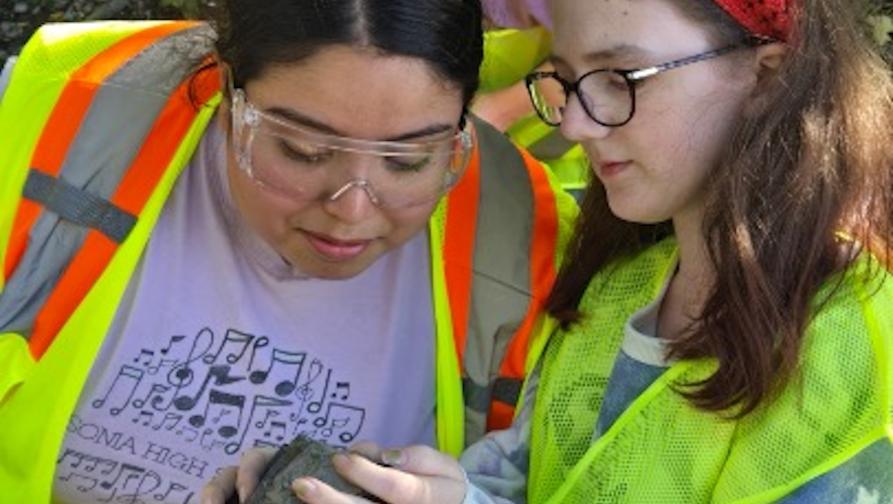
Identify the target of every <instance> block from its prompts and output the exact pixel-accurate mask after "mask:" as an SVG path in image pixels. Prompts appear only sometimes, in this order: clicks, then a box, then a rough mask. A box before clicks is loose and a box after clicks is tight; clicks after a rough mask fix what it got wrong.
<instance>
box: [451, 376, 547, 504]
mask: <svg viewBox="0 0 893 504" xmlns="http://www.w3.org/2000/svg"><path fill="white" fill-rule="evenodd" d="M538 382H539V367H537V368H535V369H534V370H533V371H532V372H531V374H530V377H529V378H528V379H527V384H526V386H525V388H524V402H523V404H524V406H523V407H522V408H521V410H520V411H519V412H518V415H517V416H516V417H515V420H514V421H513V422H512V425H511V427H509V428H508V429H506V430H502V431H495V432H491V433H490V434H488V435H487V436H486V437H485V438H483V439H481V440H480V441H478V442H477V443H475V444H473V445H472V446H470V447H468V449H467V450H465V452H464V453H463V454H462V457H461V458H460V459H459V463H460V464H462V467H463V468H464V469H465V473H466V475H467V477H468V481H469V490H468V493H467V494H466V496H465V502H464V504H478V503H489V502H497V503H504V502H516V503H524V502H526V500H527V470H528V467H529V461H530V426H531V423H530V422H531V417H532V415H533V405H534V402H535V399H536V388H537V384H538ZM488 495H491V496H493V499H492V500H490V499H489V498H488Z"/></svg>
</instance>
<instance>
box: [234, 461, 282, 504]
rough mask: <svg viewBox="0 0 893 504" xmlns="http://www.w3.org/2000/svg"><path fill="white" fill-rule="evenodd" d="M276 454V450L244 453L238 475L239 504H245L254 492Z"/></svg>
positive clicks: (236, 484)
mask: <svg viewBox="0 0 893 504" xmlns="http://www.w3.org/2000/svg"><path fill="white" fill-rule="evenodd" d="M275 454H276V449H275V448H266V447H265V448H251V449H249V450H247V451H245V452H244V453H242V458H241V459H239V469H238V472H237V474H236V482H235V486H236V491H237V492H238V494H239V502H245V499H247V498H248V496H249V495H251V493H252V492H254V488H255V487H256V486H257V482H258V481H260V476H261V474H263V472H264V469H266V468H267V465H269V464H270V460H272V459H273V455H275Z"/></svg>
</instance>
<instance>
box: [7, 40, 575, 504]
mask: <svg viewBox="0 0 893 504" xmlns="http://www.w3.org/2000/svg"><path fill="white" fill-rule="evenodd" d="M212 40H213V33H212V32H211V30H210V29H209V28H208V27H207V26H206V25H204V24H200V23H193V22H101V23H77V24H59V25H47V26H45V27H44V28H42V29H41V30H39V31H38V33H37V34H35V36H34V37H33V38H32V39H31V41H29V43H28V44H27V45H26V46H25V48H24V50H23V52H22V54H21V56H20V58H19V60H18V62H17V64H16V66H15V69H14V71H13V74H12V79H11V81H10V84H9V87H8V89H7V90H6V92H5V94H4V96H3V99H2V102H0V426H2V427H0V489H2V491H0V503H17V504H18V503H23V502H27V503H29V504H31V503H45V502H49V500H50V491H51V487H52V478H53V473H54V470H55V466H56V458H57V456H58V451H59V448H60V446H61V443H62V440H63V437H64V430H65V426H66V425H67V422H68V419H69V417H70V415H71V414H72V412H73V409H74V407H75V405H76V402H77V399H78V396H79V394H80V392H81V389H82V387H83V385H84V383H85V381H86V379H87V375H88V374H89V370H90V368H91V365H92V363H93V360H94V359H95V357H96V354H97V352H98V350H99V348H100V346H101V344H102V342H103V339H104V337H105V335H106V332H107V330H108V328H109V326H110V324H111V321H112V318H113V316H114V314H115V312H116V309H117V306H118V302H119V300H120V298H121V297H122V295H123V292H124V290H125V288H126V286H127V283H128V281H129V279H130V277H131V275H132V273H133V271H134V268H135V267H136V266H137V263H138V261H139V258H140V256H141V254H142V252H143V250H144V248H145V246H146V244H147V241H148V238H149V235H150V232H151V230H152V228H153V227H154V225H155V223H156V221H157V219H158V217H159V215H160V213H161V211H162V209H163V207H164V203H165V200H166V199H167V197H168V195H169V194H170V192H171V190H172V188H173V185H174V183H175V181H176V180H177V177H178V175H179V174H180V173H181V171H182V170H183V169H184V168H185V167H186V166H187V165H188V163H189V160H190V158H191V156H192V153H193V152H194V150H195V149H196V147H197V145H198V143H199V141H200V139H201V137H202V135H203V133H204V130H205V128H206V126H207V125H208V123H209V121H210V119H211V118H212V116H213V114H214V112H215V110H216V107H217V105H218V104H219V102H220V100H221V93H220V89H219V88H220V82H221V79H220V75H219V72H218V70H217V69H216V68H215V67H213V66H211V67H210V68H209V69H207V70H206V71H202V72H199V73H195V72H194V70H195V68H197V66H199V65H200V64H201V63H202V62H203V61H204V62H208V61H210V60H209V59H208V55H209V54H210V51H211V41H212ZM474 123H475V128H476V134H477V135H476V136H477V138H478V142H479V143H478V146H477V147H476V148H475V150H474V152H473V154H472V162H471V165H470V166H469V168H468V170H467V173H466V175H465V177H464V178H463V179H462V181H461V182H460V183H459V184H458V185H457V187H456V188H454V190H453V191H451V193H450V194H449V195H448V197H445V198H444V199H443V201H441V202H440V204H439V205H438V207H437V209H436V211H435V213H434V215H433V217H432V218H431V222H430V225H429V235H430V244H431V247H430V248H431V254H432V257H431V264H432V271H431V285H432V290H433V299H434V313H435V327H436V330H435V333H436V343H435V347H436V378H437V379H436V395H437V397H436V400H437V403H436V404H437V412H436V415H437V416H436V420H437V422H436V423H437V440H438V443H439V445H440V447H441V448H442V449H443V450H445V451H448V452H450V453H454V454H458V453H459V452H460V451H461V450H462V448H463V447H464V446H465V445H466V443H467V442H471V441H473V440H475V439H477V438H478V437H480V436H481V435H482V433H483V432H484V430H485V428H486V426H487V424H489V426H490V427H494V426H501V425H505V424H507V423H508V422H509V421H510V420H511V416H512V412H513V406H514V403H515V401H516V399H517V393H518V390H519V389H520V382H521V380H522V379H523V377H524V376H525V373H526V371H527V370H526V369H525V366H526V365H527V364H528V363H529V362H530V361H531V356H529V355H528V348H530V347H531V345H532V343H533V342H532V341H531V340H530V337H531V334H532V332H533V331H532V329H533V324H534V320H535V318H536V313H537V312H538V311H539V308H540V306H541V304H542V302H543V300H544V299H545V297H546V295H547V294H548V291H549V289H550V288H551V285H552V282H553V280H554V277H555V270H556V267H557V261H558V259H559V257H560V251H561V249H562V247H563V244H564V243H565V241H566V239H567V236H568V235H569V232H570V225H571V221H572V219H573V218H574V216H575V213H576V206H575V204H574V202H573V201H572V200H571V199H570V198H569V197H568V196H567V195H566V194H564V193H563V192H562V191H561V189H560V188H559V186H558V184H557V182H556V181H555V180H554V179H553V178H552V176H551V174H550V173H549V172H548V170H546V169H544V168H543V167H542V166H541V165H539V164H538V163H537V162H535V161H534V160H533V159H532V158H531V157H530V156H529V155H528V154H526V153H525V152H523V151H520V150H518V149H517V148H515V147H514V146H513V145H512V144H511V143H509V142H508V141H506V140H505V138H504V137H503V135H501V134H500V133H499V132H497V131H495V130H493V129H492V128H490V127H488V126H487V125H485V124H483V123H481V122H480V121H477V120H474ZM541 346H542V344H541V343H537V344H536V345H534V348H539V347H541ZM466 349H468V351H466Z"/></svg>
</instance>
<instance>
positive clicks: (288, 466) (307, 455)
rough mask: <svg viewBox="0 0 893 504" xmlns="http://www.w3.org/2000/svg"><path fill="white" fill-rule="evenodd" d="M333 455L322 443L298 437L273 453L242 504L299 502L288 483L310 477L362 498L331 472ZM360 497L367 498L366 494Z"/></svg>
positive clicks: (349, 485)
mask: <svg viewBox="0 0 893 504" xmlns="http://www.w3.org/2000/svg"><path fill="white" fill-rule="evenodd" d="M336 452H337V450H336V449H335V448H332V447H330V446H328V445H327V444H325V443H321V442H319V441H314V440H312V439H310V438H307V437H303V436H298V437H297V438H295V439H294V440H293V441H292V442H291V443H290V444H288V445H287V446H285V447H283V448H281V449H280V450H279V451H278V452H276V455H275V456H274V457H273V460H271V461H270V465H269V466H268V467H267V470H266V471H265V472H264V474H263V476H261V480H260V482H259V483H258V485H257V489H256V490H255V491H254V493H252V494H251V496H250V497H249V498H248V499H247V500H246V504H297V503H300V502H301V501H300V500H299V499H298V498H297V497H295V495H294V492H293V491H292V489H291V482H292V481H294V480H295V479H297V478H299V477H301V476H313V477H314V478H317V479H319V480H321V481H324V482H325V483H328V484H329V485H331V486H332V487H333V488H335V489H337V490H340V491H342V492H345V493H349V494H352V495H364V494H363V492H362V491H361V490H360V489H358V488H357V487H355V486H353V485H351V484H350V483H348V482H347V481H345V480H344V479H342V478H341V476H339V475H338V473H336V472H335V468H334V467H332V455H334V454H335V453H336ZM364 497H365V498H367V499H368V498H369V496H368V495H364Z"/></svg>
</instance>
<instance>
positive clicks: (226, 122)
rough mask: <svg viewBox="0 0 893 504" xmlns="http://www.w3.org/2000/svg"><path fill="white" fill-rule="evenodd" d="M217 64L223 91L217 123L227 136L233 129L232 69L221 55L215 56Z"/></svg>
mask: <svg viewBox="0 0 893 504" xmlns="http://www.w3.org/2000/svg"><path fill="white" fill-rule="evenodd" d="M215 59H216V60H217V64H218V65H220V89H221V91H222V92H223V99H222V100H220V106H219V107H218V108H217V124H218V126H220V127H221V128H223V130H224V131H226V133H227V136H229V134H230V133H231V130H232V115H231V114H230V109H231V107H232V89H233V86H232V75H233V74H232V69H231V68H230V66H229V65H228V64H227V63H226V62H224V61H223V60H222V59H220V58H219V57H217V58H215Z"/></svg>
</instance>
